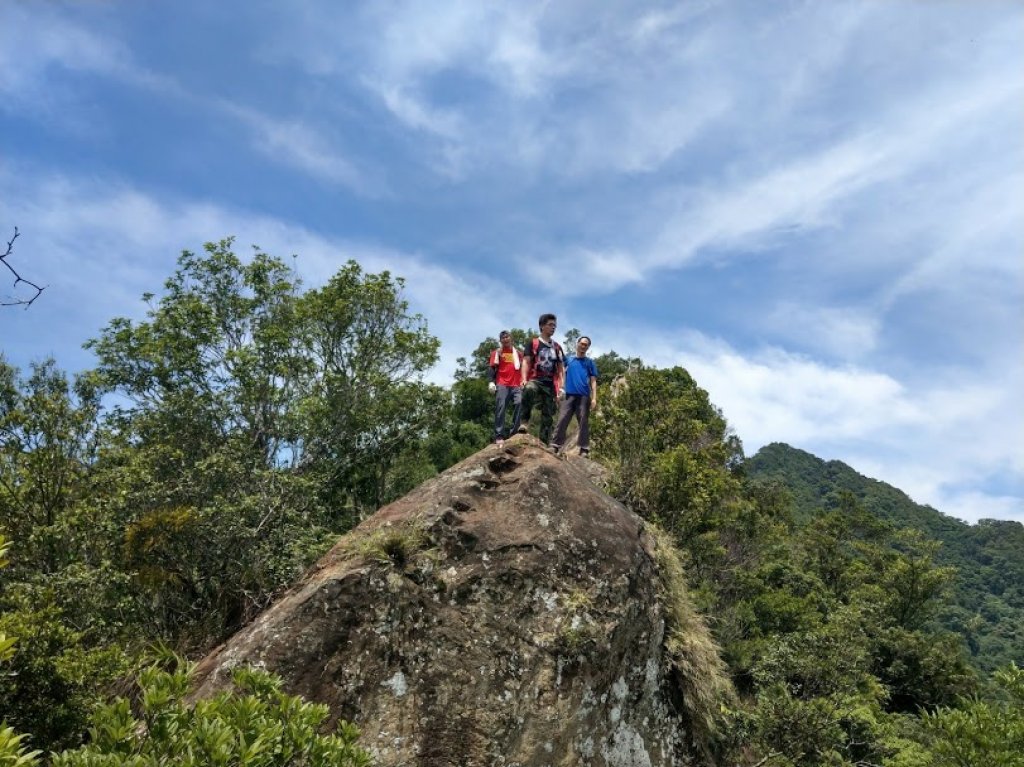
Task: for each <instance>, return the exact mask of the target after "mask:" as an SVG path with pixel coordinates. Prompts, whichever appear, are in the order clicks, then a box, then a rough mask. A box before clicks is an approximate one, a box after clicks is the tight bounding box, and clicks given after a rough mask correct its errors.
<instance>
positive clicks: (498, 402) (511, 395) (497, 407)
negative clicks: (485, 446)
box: [494, 384, 523, 439]
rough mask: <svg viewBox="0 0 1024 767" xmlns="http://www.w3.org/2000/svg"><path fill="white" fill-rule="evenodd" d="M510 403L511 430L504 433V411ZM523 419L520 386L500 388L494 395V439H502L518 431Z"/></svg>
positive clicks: (499, 385)
mask: <svg viewBox="0 0 1024 767" xmlns="http://www.w3.org/2000/svg"><path fill="white" fill-rule="evenodd" d="M509 401H511V402H512V428H511V429H509V430H508V431H505V411H506V410H508V403H509ZM522 418H523V389H522V387H520V386H502V385H501V384H498V390H497V391H496V392H495V394H494V438H495V439H504V438H505V437H507V436H509V435H510V434H515V433H516V432H517V431H518V430H519V423H520V421H521V420H522Z"/></svg>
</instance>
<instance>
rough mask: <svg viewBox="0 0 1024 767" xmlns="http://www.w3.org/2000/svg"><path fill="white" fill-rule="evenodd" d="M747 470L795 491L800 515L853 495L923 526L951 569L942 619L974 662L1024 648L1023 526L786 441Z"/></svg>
mask: <svg viewBox="0 0 1024 767" xmlns="http://www.w3.org/2000/svg"><path fill="white" fill-rule="evenodd" d="M746 471H747V473H748V475H749V476H751V477H753V478H757V479H761V480H775V481H778V482H780V483H782V484H783V485H785V487H786V489H787V490H788V492H789V493H790V495H791V497H792V508H793V514H794V516H795V518H796V519H799V520H803V521H807V520H810V519H812V518H813V517H814V515H815V514H816V513H818V511H819V510H821V509H830V508H836V507H837V506H838V505H840V504H841V503H842V499H843V498H844V497H847V496H848V495H852V496H853V497H854V498H855V499H856V502H857V503H858V504H860V505H861V506H862V507H863V508H864V509H866V510H867V511H868V512H870V513H871V515H872V516H874V517H877V518H878V519H880V520H883V521H885V522H887V523H889V524H890V525H892V526H893V527H894V528H896V529H905V530H918V531H920V532H921V533H922V534H923V535H924V537H925V538H927V539H929V540H932V541H935V542H936V543H938V544H939V545H938V547H937V548H936V552H935V561H936V562H937V563H938V564H939V565H941V566H943V567H950V568H953V571H954V575H953V578H952V581H951V583H950V588H949V593H948V599H946V600H944V602H943V604H942V605H941V606H940V607H939V608H938V609H937V611H936V615H935V618H934V620H935V622H936V624H937V625H940V626H943V627H945V628H946V629H948V630H950V631H952V632H954V633H956V634H957V635H958V636H959V637H960V638H961V640H962V642H963V643H964V646H965V648H966V650H967V652H968V655H969V657H970V660H971V663H972V665H973V666H975V668H976V669H977V670H978V671H981V672H984V673H989V672H991V671H993V670H995V669H997V668H1001V667H1004V666H1006V665H1007V664H1008V663H1010V662H1011V661H1012V662H1016V663H1021V662H1022V655H1024V649H1022V648H1024V526H1022V525H1021V524H1020V523H1018V522H1006V521H1001V520H995V519H983V520H981V521H980V522H978V523H977V524H975V525H968V524H966V523H964V522H961V521H960V520H958V519H954V518H953V517H949V516H946V515H945V514H942V513H941V512H938V511H936V510H935V509H933V508H931V507H929V506H922V505H920V504H917V503H914V502H913V501H912V500H911V499H910V498H909V497H908V496H907V495H906V494H905V493H903V492H902V491H901V490H898V489H896V488H895V487H892V486H891V485H887V484H885V483H884V482H878V481H876V480H872V479H868V478H867V477H863V476H861V475H860V474H858V473H857V472H856V471H854V470H853V469H851V468H850V467H849V466H846V465H845V464H843V463H840V462H839V461H827V462H826V461H823V460H821V459H820V458H817V457H815V456H813V455H811V454H810V453H807V452H804V451H802V450H797V449H796V448H792V447H790V446H788V445H783V444H778V443H776V444H772V445H767V446H765V447H763V448H761V449H760V450H759V451H758V452H757V454H756V455H754V456H753V457H752V458H750V459H749V460H748V461H747V462H746Z"/></svg>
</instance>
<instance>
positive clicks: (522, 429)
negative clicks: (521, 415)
mask: <svg viewBox="0 0 1024 767" xmlns="http://www.w3.org/2000/svg"><path fill="white" fill-rule="evenodd" d="M529 431H530V430H529V429H528V428H527V426H526V424H525V423H524V424H523V425H522V426H520V427H519V430H518V431H517V432H516V434H527V433H528V432H529Z"/></svg>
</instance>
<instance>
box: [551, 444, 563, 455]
mask: <svg viewBox="0 0 1024 767" xmlns="http://www.w3.org/2000/svg"><path fill="white" fill-rule="evenodd" d="M561 449H562V446H561V445H548V452H549V453H554V454H555V455H558V451H559V450H561Z"/></svg>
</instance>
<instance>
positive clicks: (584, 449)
mask: <svg viewBox="0 0 1024 767" xmlns="http://www.w3.org/2000/svg"><path fill="white" fill-rule="evenodd" d="M580 455H581V456H583V457H584V458H586V457H588V456H589V455H590V448H589V447H581V448H580Z"/></svg>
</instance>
